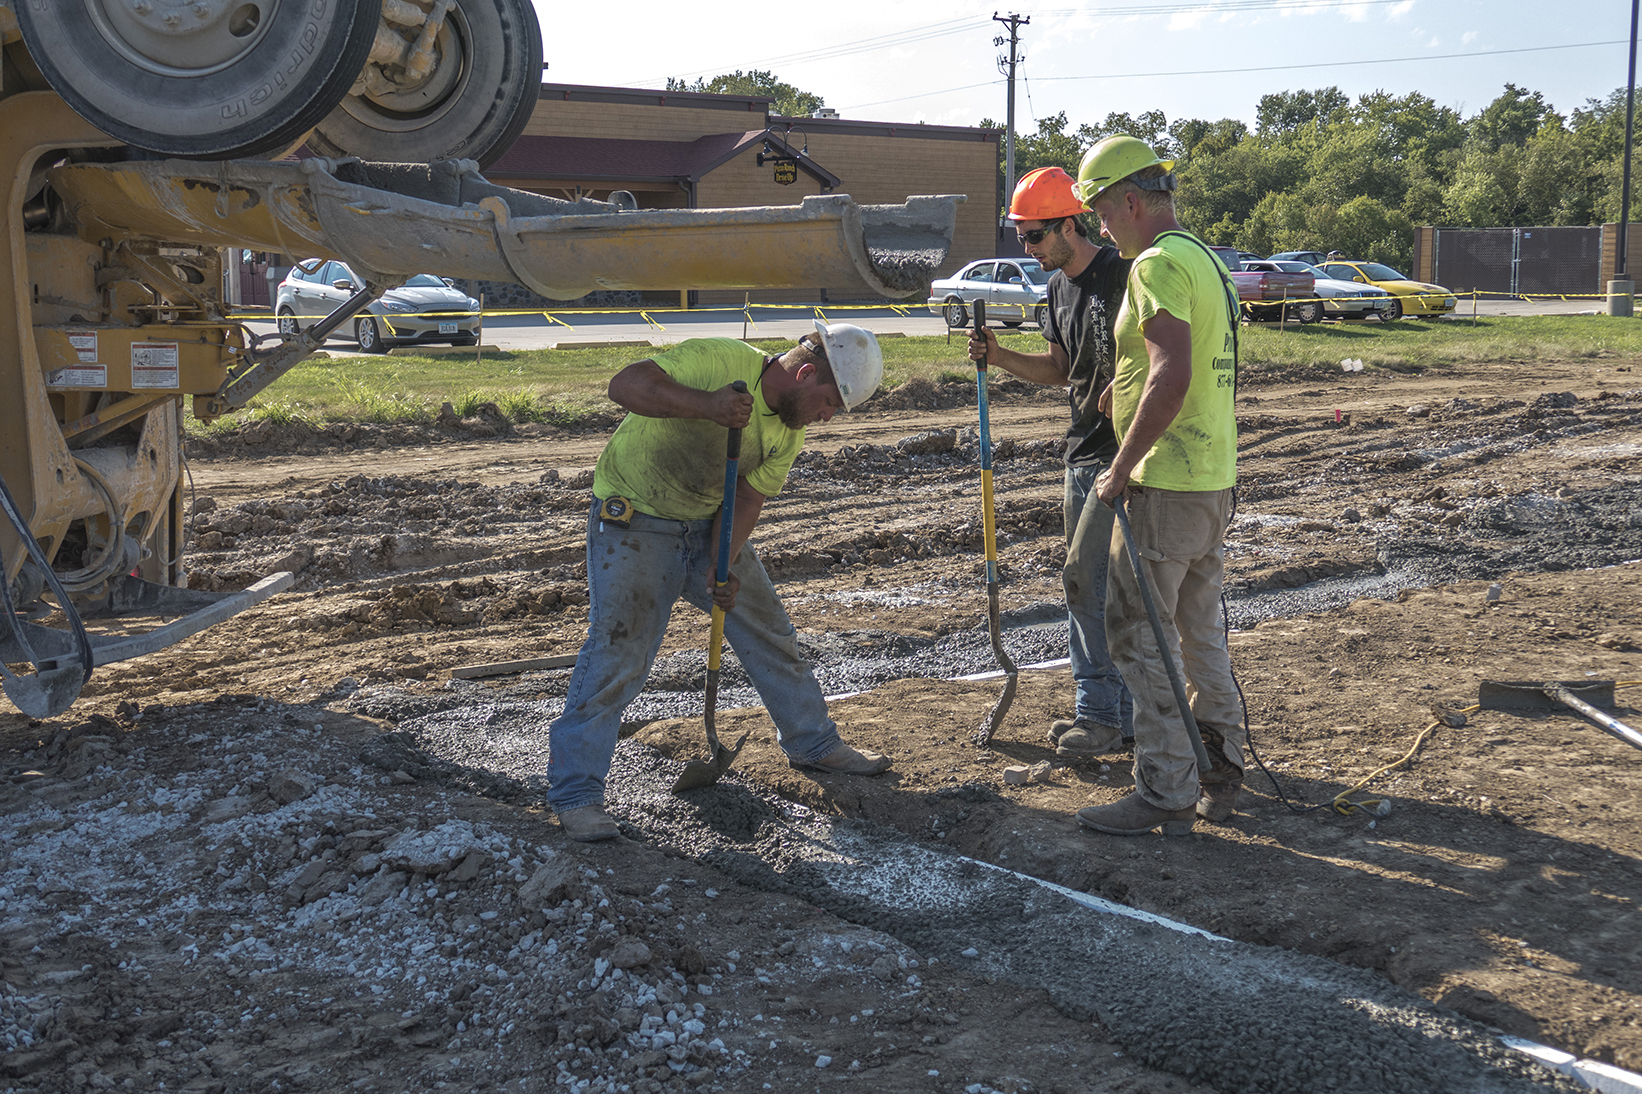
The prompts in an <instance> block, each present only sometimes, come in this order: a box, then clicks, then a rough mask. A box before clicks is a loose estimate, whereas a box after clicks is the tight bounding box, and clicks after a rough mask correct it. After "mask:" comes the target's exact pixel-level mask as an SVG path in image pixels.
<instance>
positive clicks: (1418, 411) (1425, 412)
mask: <svg viewBox="0 0 1642 1094" xmlns="http://www.w3.org/2000/svg"><path fill="white" fill-rule="evenodd" d="M1404 413H1406V414H1407V415H1408V416H1409V417H1410V418H1429V417H1431V408H1430V407H1429V406H1427V405H1426V404H1425V403H1415V404H1414V405H1413V406H1411V407H1409V408H1408V409H1407V410H1406V411H1404Z"/></svg>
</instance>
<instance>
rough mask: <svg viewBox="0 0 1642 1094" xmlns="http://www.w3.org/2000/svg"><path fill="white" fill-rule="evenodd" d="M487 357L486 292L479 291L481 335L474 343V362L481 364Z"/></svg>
mask: <svg viewBox="0 0 1642 1094" xmlns="http://www.w3.org/2000/svg"><path fill="white" fill-rule="evenodd" d="M484 359H485V294H484V292H483V291H481V292H480V293H479V337H478V339H477V340H476V341H475V342H474V343H473V363H474V364H476V365H477V364H480V363H482V362H483V361H484Z"/></svg>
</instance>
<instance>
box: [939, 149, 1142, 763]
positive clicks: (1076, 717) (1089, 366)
mask: <svg viewBox="0 0 1642 1094" xmlns="http://www.w3.org/2000/svg"><path fill="white" fill-rule="evenodd" d="M1072 187H1073V179H1072V176H1071V175H1069V174H1067V173H1066V172H1065V171H1063V170H1062V169H1061V168H1059V167H1040V168H1038V169H1037V170H1036V171H1030V172H1028V173H1027V174H1026V175H1025V176H1024V177H1022V179H1021V181H1020V184H1019V185H1018V186H1016V187H1015V193H1014V194H1013V195H1012V196H1011V198H1010V201H1009V219H1010V220H1011V221H1012V222H1014V225H1015V234H1016V237H1017V238H1018V239H1019V240H1020V243H1021V248H1022V249H1023V250H1025V252H1026V254H1027V256H1028V257H1030V258H1035V259H1037V260H1038V263H1039V264H1040V265H1041V266H1042V267H1043V268H1044V269H1045V270H1050V271H1053V272H1052V274H1051V276H1050V278H1049V285H1048V307H1047V309H1046V311H1047V315H1046V318H1045V320H1044V324H1043V338H1044V343H1045V345H1044V351H1043V352H1042V353H1028V352H1023V351H1020V350H1012V349H1005V348H1004V347H1003V346H1001V345H999V343H998V339H997V337H996V336H995V335H994V334H993V332H992V331H990V330H977V331H973V332H971V333H970V336H969V356H970V358H971V359H972V360H976V361H979V360H981V359H982V358H985V360H986V362H987V364H988V365H989V366H991V365H996V366H997V367H999V368H1003V369H1007V370H1008V371H1010V372H1012V373H1014V374H1015V375H1016V376H1019V377H1020V378H1021V379H1023V380H1029V381H1031V382H1033V383H1037V384H1052V385H1054V386H1056V387H1064V388H1066V389H1067V396H1068V399H1069V401H1070V403H1071V406H1072V422H1071V425H1070V426H1069V427H1068V429H1067V430H1066V448H1065V453H1064V458H1065V462H1066V476H1065V483H1064V489H1063V491H1062V513H1061V515H1062V519H1063V524H1064V527H1065V530H1066V565H1065V567H1064V568H1063V569H1062V570H1061V587H1062V589H1063V590H1064V592H1065V593H1066V616H1067V646H1068V652H1069V654H1070V657H1071V662H1072V683H1073V690H1074V694H1073V705H1072V710H1071V711H1070V717H1066V718H1057V719H1055V720H1054V721H1052V722H1051V723H1050V724H1049V739H1050V741H1051V742H1052V743H1053V744H1054V746H1055V755H1057V756H1060V757H1062V758H1067V759H1079V758H1081V759H1088V758H1090V757H1094V756H1100V755H1102V754H1105V753H1110V752H1117V751H1120V750H1121V749H1122V748H1123V747H1124V744H1125V742H1126V741H1129V740H1132V739H1133V738H1134V725H1135V718H1134V702H1133V700H1131V699H1130V698H1129V692H1128V689H1127V688H1125V687H1124V686H1123V677H1122V676H1121V675H1119V673H1118V671H1117V668H1116V666H1114V665H1113V664H1112V658H1111V655H1110V654H1109V653H1107V651H1106V564H1107V555H1108V553H1109V549H1110V546H1111V540H1112V522H1113V511H1112V508H1111V506H1107V505H1101V504H1099V503H1098V502H1097V501H1096V500H1095V479H1096V477H1097V476H1098V475H1099V474H1100V472H1101V470H1102V469H1103V468H1104V467H1106V466H1107V465H1108V464H1110V463H1111V462H1112V457H1113V456H1114V455H1115V454H1116V453H1117V436H1116V434H1114V433H1113V431H1112V420H1111V419H1110V418H1109V417H1107V416H1106V415H1105V414H1104V413H1102V412H1101V410H1100V408H1099V405H1098V404H1099V400H1100V393H1101V392H1102V391H1104V390H1105V389H1106V385H1107V384H1109V383H1111V381H1112V347H1113V344H1114V343H1113V341H1112V324H1113V322H1114V321H1116V319H1117V312H1118V306H1119V305H1121V304H1122V303H1123V287H1124V284H1125V283H1126V281H1127V279H1128V276H1129V263H1128V261H1127V260H1126V259H1124V258H1123V257H1122V256H1121V255H1119V254H1118V253H1117V248H1115V247H1103V246H1101V244H1100V240H1099V239H1090V238H1089V235H1090V228H1089V226H1088V225H1087V224H1086V223H1085V222H1084V218H1085V217H1086V216H1087V215H1088V214H1087V213H1086V211H1085V210H1084V208H1083V203H1082V202H1080V201H1078V199H1077V197H1076V196H1075V195H1074V194H1073V193H1072Z"/></svg>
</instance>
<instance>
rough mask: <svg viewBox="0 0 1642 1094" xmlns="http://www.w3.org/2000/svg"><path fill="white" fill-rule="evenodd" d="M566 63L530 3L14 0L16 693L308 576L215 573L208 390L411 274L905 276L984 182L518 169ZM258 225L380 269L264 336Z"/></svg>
mask: <svg viewBox="0 0 1642 1094" xmlns="http://www.w3.org/2000/svg"><path fill="white" fill-rule="evenodd" d="M540 71H541V37H540V31H539V29H538V26H537V22H536V16H535V12H534V9H533V8H532V6H531V4H530V3H529V0H299V2H293V0H0V109H3V110H4V112H5V118H6V121H5V124H4V126H3V127H0V180H3V179H6V178H9V179H10V180H11V182H10V187H9V190H8V191H7V192H6V194H5V198H4V207H3V220H0V227H3V233H0V248H3V252H4V253H3V254H0V682H3V683H4V688H5V692H6V694H7V696H8V697H9V698H10V699H11V701H12V703H13V704H15V705H16V706H17V708H18V709H19V710H21V711H23V712H24V713H26V714H29V715H30V716H33V717H47V716H50V715H53V714H56V713H58V712H60V711H62V710H64V709H66V708H67V706H68V705H69V704H70V703H72V702H73V700H74V699H75V698H76V697H77V696H78V694H79V691H80V689H81V687H82V686H83V685H84V683H85V681H86V680H87V679H88V678H89V677H90V674H91V672H92V670H93V669H94V668H95V667H96V666H97V665H101V664H106V663H109V662H112V661H118V660H123V659H126V658H130V657H136V656H140V655H142V654H144V653H149V652H152V651H154V650H156V649H159V648H162V647H164V646H165V645H167V644H170V643H172V642H175V641H178V640H179V639H181V638H184V637H186V636H188V635H191V634H194V633H196V632H198V631H199V630H201V629H202V628H204V627H206V626H209V625H211V624H213V623H215V622H218V621H220V620H222V619H225V618H227V617H228V616H231V615H233V614H234V613H235V612H238V611H241V610H243V609H245V608H246V607H249V606H250V605H252V604H256V603H259V602H261V601H262V600H265V599H267V598H268V597H271V596H273V595H274V594H275V593H277V592H279V591H281V590H283V589H285V588H288V587H289V586H290V584H291V581H292V578H291V575H289V574H272V575H269V576H268V577H266V578H264V579H263V580H261V581H259V582H257V583H256V584H254V585H252V586H251V587H250V588H248V589H245V590H243V591H241V592H237V593H228V594H221V593H207V592H204V591H200V590H190V589H189V588H188V587H187V584H188V583H187V560H186V558H185V553H184V539H185V533H184V520H183V518H184V512H183V500H182V482H181V469H182V452H183V443H184V433H183V423H184V414H185V413H189V412H191V413H192V414H193V415H194V416H195V417H197V418H200V419H202V420H207V421H208V420H211V419H214V418H217V417H219V416H221V415H223V414H227V413H229V412H231V411H233V410H235V409H238V408H240V407H243V406H244V405H245V404H246V403H247V402H248V401H249V400H250V399H251V398H252V397H253V396H255V395H256V394H257V393H258V392H259V391H262V390H263V389H264V388H266V387H267V386H268V385H269V384H270V383H273V382H274V381H276V380H277V379H278V378H279V376H280V375H282V374H283V373H285V372H287V371H288V370H290V369H291V368H292V367H293V366H295V365H297V364H298V363H300V362H301V361H302V360H303V359H304V358H306V357H307V356H308V355H309V354H311V353H313V352H314V351H315V350H317V349H319V348H320V347H321V345H323V343H324V340H325V337H326V335H328V334H329V333H330V332H331V331H332V330H335V329H337V328H338V327H340V326H342V325H343V324H345V323H348V322H349V321H350V320H351V319H352V318H353V317H354V316H355V315H356V314H358V313H359V312H360V311H361V310H362V309H364V308H365V307H366V306H368V305H369V304H370V302H371V301H373V300H375V299H376V298H378V297H379V296H380V295H381V294H382V293H384V292H386V291H387V290H388V289H390V288H393V287H394V286H396V285H398V284H400V283H401V282H402V281H403V280H404V279H406V278H407V277H409V276H411V275H413V274H416V273H418V272H420V271H422V270H424V269H427V268H429V267H430V266H432V267H437V268H438V269H439V270H440V272H441V273H444V274H446V275H448V276H452V277H466V278H474V279H480V280H495V281H514V282H518V283H521V284H524V285H526V286H528V287H529V288H531V289H533V290H535V291H537V292H539V293H541V294H542V295H544V296H549V297H553V298H556V299H568V298H574V297H577V296H580V295H582V294H584V293H586V292H589V291H591V290H593V289H597V288H613V289H666V290H677V289H692V288H701V289H715V288H733V289H741V288H747V289H751V288H799V287H804V286H813V285H817V284H824V285H829V286H840V287H844V288H846V289H854V290H855V291H857V292H859V293H861V294H867V293H873V294H882V295H887V296H904V295H907V294H909V293H912V292H914V291H917V290H918V289H919V288H921V287H923V285H924V284H925V283H927V280H928V278H929V276H930V274H931V271H933V269H934V268H935V267H936V266H937V265H938V264H939V263H940V262H941V261H942V260H944V258H945V255H946V251H947V248H948V246H949V245H950V241H951V234H952V227H953V222H954V218H955V212H956V204H957V202H959V201H961V200H963V198H962V196H960V195H944V196H933V197H913V198H909V199H908V200H907V201H906V203H905V204H901V205H867V206H862V205H857V204H856V203H855V202H853V201H851V200H850V198H849V197H848V196H847V195H842V194H827V195H821V196H816V197H808V198H806V199H805V200H804V201H803V202H802V203H801V204H798V205H792V206H776V207H765V208H753V209H700V210H695V209H691V210H650V211H644V210H639V209H638V208H637V207H636V203H635V202H633V201H631V200H630V195H624V194H621V193H616V194H613V195H611V200H609V201H594V200H590V199H585V198H584V199H581V200H577V201H564V200H559V199H555V198H550V197H544V196H541V195H537V194H531V193H527V192H523V191H518V190H511V189H507V188H504V187H500V186H495V185H492V184H491V183H489V182H488V181H486V179H485V178H484V176H483V175H482V174H481V171H482V169H483V167H484V166H485V165H486V164H488V163H490V162H492V161H493V160H494V159H495V158H497V157H499V156H500V155H501V154H502V153H503V152H504V151H505V150H506V148H507V147H508V145H509V144H510V143H511V142H512V141H513V140H514V139H515V138H516V137H517V136H518V134H519V133H520V131H521V130H522V128H523V126H524V124H525V122H526V120H528V118H529V115H530V112H531V109H532V107H533V106H534V103H535V98H536V92H537V89H538V88H539V86H540ZM303 145H306V147H307V149H308V151H309V153H310V155H309V156H308V157H306V158H301V159H296V158H286V157H288V156H289V155H290V153H291V152H292V151H294V150H295V149H297V148H298V147H300V146H303ZM230 247H232V248H247V249H250V250H260V251H278V252H282V253H285V254H295V255H301V256H304V257H322V258H334V259H340V260H343V261H345V262H346V263H347V264H348V265H349V266H350V267H351V268H352V269H353V270H354V271H356V272H357V273H358V274H359V276H360V277H361V279H362V280H363V282H364V285H363V287H362V288H361V289H360V290H359V291H358V292H356V293H354V294H352V296H351V297H350V298H349V299H348V300H347V301H346V302H345V303H343V304H342V305H341V306H340V307H339V308H338V309H337V310H336V311H335V312H333V313H332V314H331V315H329V316H327V317H326V318H325V319H324V320H322V321H320V322H319V323H316V324H315V325H314V326H312V327H308V328H306V329H304V330H302V331H301V332H300V333H297V334H295V335H294V336H265V337H264V338H259V337H257V336H253V335H252V334H250V333H249V332H248V331H247V329H246V328H245V327H244V326H243V325H241V324H239V323H237V322H235V321H233V320H232V319H231V318H230V317H229V316H230V309H229V308H228V307H227V306H226V305H225V302H224V300H223V294H222V284H223V276H222V275H223V269H222V263H223V257H222V256H223V253H224V252H223V249H224V248H230ZM98 620H109V621H111V622H108V623H106V624H100V623H98V622H97V621H98ZM145 620H146V621H149V622H151V623H152V624H153V625H152V626H149V627H148V629H143V625H144V622H145ZM167 620H169V622H166V621H167Z"/></svg>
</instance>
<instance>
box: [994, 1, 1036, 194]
mask: <svg viewBox="0 0 1642 1094" xmlns="http://www.w3.org/2000/svg"><path fill="white" fill-rule="evenodd" d="M992 21H993V22H994V23H1002V24H1003V25H1004V26H1006V27H1008V28H1009V37H1007V38H1005V37H1003V36H1002V35H999V36H998V37H996V38H994V39H992V44H993V45H994V46H1002V45H1004V44H1005V43H1008V45H1009V56H1008V57H1003V56H999V57H998V71H999V72H1001V73H1003V74H1004V75H1005V76H1007V77H1009V115H1008V117H1007V118H1005V119H1004V125H1005V126H1007V127H1008V128H1006V129H1005V130H1004V138H1003V139H1004V189H1003V197H1004V200H1005V201H1008V200H1009V198H1010V197H1011V196H1012V195H1013V194H1014V193H1015V68H1016V67H1017V66H1018V65H1020V64H1021V62H1023V61H1025V60H1026V54H1024V53H1022V52H1020V44H1021V28H1022V27H1024V26H1027V25H1028V24H1030V23H1031V22H1032V20H1031V18H1030V17H1025V18H1023V17H1021V16H1020V15H1017V14H1015V13H1013V12H1011V13H1010V14H1009V16H1008V17H1007V18H1006V17H1004V16H1001V15H999V14H998V13H997V12H993V13H992Z"/></svg>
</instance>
